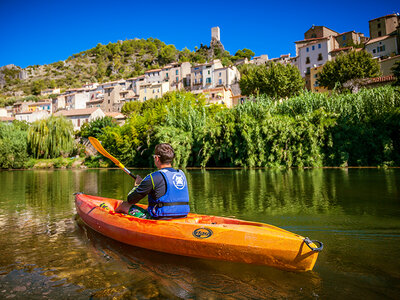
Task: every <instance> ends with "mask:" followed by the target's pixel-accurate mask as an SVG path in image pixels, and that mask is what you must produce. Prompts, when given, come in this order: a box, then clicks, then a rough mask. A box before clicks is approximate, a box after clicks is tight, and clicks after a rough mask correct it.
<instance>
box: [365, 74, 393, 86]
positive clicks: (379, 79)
mask: <svg viewBox="0 0 400 300" xmlns="http://www.w3.org/2000/svg"><path fill="white" fill-rule="evenodd" d="M395 80H396V77H395V76H394V75H386V76H381V77H374V78H368V80H367V84H371V83H378V82H389V81H395Z"/></svg>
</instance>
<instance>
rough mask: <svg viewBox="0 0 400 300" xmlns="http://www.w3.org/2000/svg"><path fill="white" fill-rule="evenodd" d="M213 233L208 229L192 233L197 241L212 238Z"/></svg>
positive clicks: (199, 229) (200, 229) (198, 229)
mask: <svg viewBox="0 0 400 300" xmlns="http://www.w3.org/2000/svg"><path fill="white" fill-rule="evenodd" d="M212 234H213V232H212V230H211V229H209V228H197V229H196V230H195V231H193V236H194V237H195V238H198V239H206V238H209V237H210V236H212Z"/></svg>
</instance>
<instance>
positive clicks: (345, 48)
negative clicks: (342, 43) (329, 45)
mask: <svg viewBox="0 0 400 300" xmlns="http://www.w3.org/2000/svg"><path fill="white" fill-rule="evenodd" d="M350 49H353V47H343V48H337V49H333V50H332V51H331V53H332V52H340V51H347V50H350Z"/></svg>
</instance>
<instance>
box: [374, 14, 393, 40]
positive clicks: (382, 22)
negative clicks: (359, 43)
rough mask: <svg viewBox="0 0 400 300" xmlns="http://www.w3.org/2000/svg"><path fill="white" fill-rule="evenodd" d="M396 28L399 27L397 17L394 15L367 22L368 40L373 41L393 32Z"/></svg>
mask: <svg viewBox="0 0 400 300" xmlns="http://www.w3.org/2000/svg"><path fill="white" fill-rule="evenodd" d="M397 26H399V17H398V16H397V15H394V14H393V15H391V16H386V17H381V18H376V19H373V20H371V21H369V34H370V38H371V39H374V38H377V37H380V36H385V35H388V34H389V33H391V32H393V31H395V30H396V28H397Z"/></svg>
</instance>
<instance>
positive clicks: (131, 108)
mask: <svg viewBox="0 0 400 300" xmlns="http://www.w3.org/2000/svg"><path fill="white" fill-rule="evenodd" d="M141 108H142V102H139V101H130V102H126V103H125V104H124V106H122V108H121V113H123V114H124V115H125V116H128V115H130V114H132V113H139V112H140V110H141Z"/></svg>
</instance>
